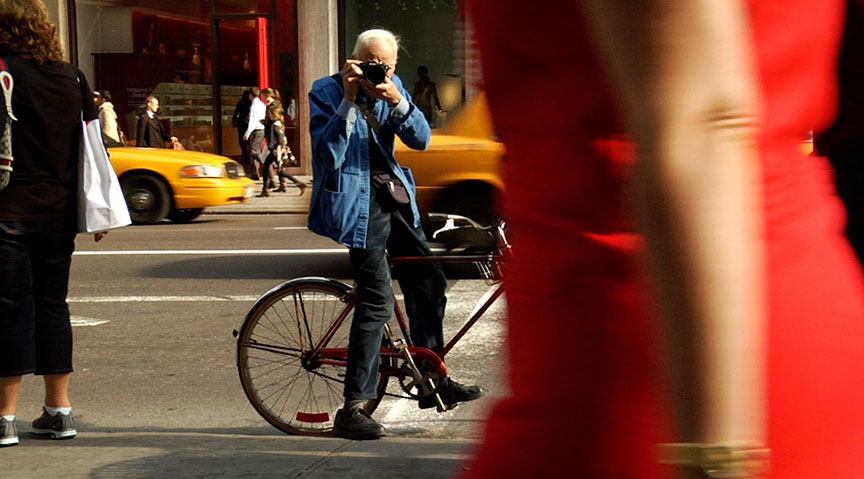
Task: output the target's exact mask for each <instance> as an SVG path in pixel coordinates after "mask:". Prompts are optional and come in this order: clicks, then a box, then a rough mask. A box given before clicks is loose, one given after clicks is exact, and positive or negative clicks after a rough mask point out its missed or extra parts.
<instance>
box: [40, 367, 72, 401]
mask: <svg viewBox="0 0 864 479" xmlns="http://www.w3.org/2000/svg"><path fill="white" fill-rule="evenodd" d="M71 376H72V374H71V373H63V374H46V375H45V376H44V377H45V405H46V406H48V407H72V404H71V403H70V402H69V378H70V377H71Z"/></svg>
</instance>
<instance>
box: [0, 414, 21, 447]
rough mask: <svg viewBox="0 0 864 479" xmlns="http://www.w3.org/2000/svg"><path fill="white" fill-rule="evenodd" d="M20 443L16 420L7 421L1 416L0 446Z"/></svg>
mask: <svg viewBox="0 0 864 479" xmlns="http://www.w3.org/2000/svg"><path fill="white" fill-rule="evenodd" d="M16 444H18V431H17V430H16V429H15V421H7V420H6V418H5V417H2V416H0V447H6V446H14V445H16Z"/></svg>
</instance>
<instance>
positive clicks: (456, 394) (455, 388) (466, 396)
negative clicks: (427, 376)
mask: <svg viewBox="0 0 864 479" xmlns="http://www.w3.org/2000/svg"><path fill="white" fill-rule="evenodd" d="M483 393H484V391H483V388H481V387H480V386H466V385H464V384H459V383H457V382H456V381H454V380H452V379H450V378H449V377H445V378H443V379H441V380H440V381H438V395H440V396H441V400H442V401H444V404H445V405H446V406H447V407H448V408H452V407H453V406H455V405H456V404H458V403H460V402H468V401H473V400H475V399H477V398H479V397H480V396H482V395H483ZM419 403H420V404H419V405H420V409H429V408H433V407H436V406H438V402H437V401H435V395H434V394H430V395H428V396H424V397H421V398H420V401H419Z"/></svg>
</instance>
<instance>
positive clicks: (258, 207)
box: [204, 176, 312, 215]
mask: <svg viewBox="0 0 864 479" xmlns="http://www.w3.org/2000/svg"><path fill="white" fill-rule="evenodd" d="M297 179H299V180H300V181H303V182H304V183H306V185H308V186H307V188H306V192H305V193H303V195H302V196H300V195H299V192H300V190H299V188H297V187H296V186H294V185H289V186H287V188H288V191H286V192H285V193H276V192H273V191H271V192H270V196H269V197H265V198H258V197H257V196H255V197H253V198H250V199H249V200H247V201H246V202H245V203H243V204H239V205H226V206H214V207H211V208H207V209H205V210H204V213H205V214H304V215H305V214H308V213H309V201H310V200H311V198H312V177H311V176H298V177H297ZM260 192H261V182H260V181H258V182H257V183H256V185H255V194H256V195H258V193H260Z"/></svg>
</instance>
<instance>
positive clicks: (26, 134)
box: [0, 55, 98, 221]
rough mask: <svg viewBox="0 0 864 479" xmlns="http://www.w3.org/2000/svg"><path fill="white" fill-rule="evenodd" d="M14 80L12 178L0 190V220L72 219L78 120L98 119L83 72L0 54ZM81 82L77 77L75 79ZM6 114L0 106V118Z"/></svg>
mask: <svg viewBox="0 0 864 479" xmlns="http://www.w3.org/2000/svg"><path fill="white" fill-rule="evenodd" d="M4 60H6V64H7V67H8V68H7V71H8V72H9V73H10V74H11V75H12V78H13V79H14V81H15V87H14V91H13V93H12V112H13V113H14V114H15V117H17V118H18V121H16V122H13V123H12V155H13V157H14V162H13V163H12V167H13V169H14V171H13V172H12V180H11V182H10V183H9V185H8V186H7V187H6V188H5V189H3V190H0V221H45V220H67V219H69V220H71V219H72V218H74V217H75V206H76V203H77V196H76V186H77V184H78V155H79V153H78V145H79V141H80V138H81V119H82V112H83V118H84V119H85V120H87V121H90V120H95V119H96V118H97V115H98V113H97V110H96V105H95V104H94V103H93V92H92V91H91V90H90V86H89V85H88V84H87V80H86V79H85V78H84V74H83V73H81V71H80V70H78V69H77V68H75V67H73V66H72V65H70V64H68V63H64V62H46V63H43V64H41V65H40V64H37V63H35V62H32V61H28V60H25V59H23V58H20V57H18V56H16V55H13V56H8V57H5V58H4ZM79 80H80V81H79ZM6 116H7V113H6V108H5V104H4V105H3V107H0V120H3V121H5V119H6Z"/></svg>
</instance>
